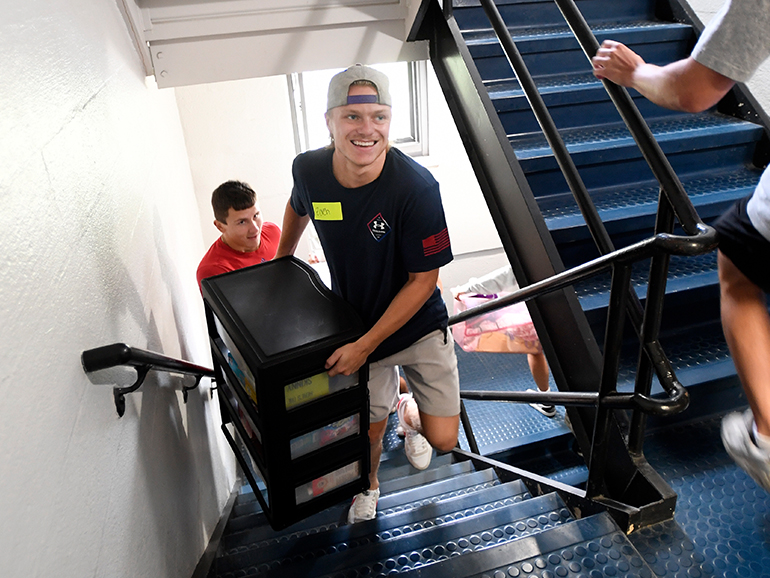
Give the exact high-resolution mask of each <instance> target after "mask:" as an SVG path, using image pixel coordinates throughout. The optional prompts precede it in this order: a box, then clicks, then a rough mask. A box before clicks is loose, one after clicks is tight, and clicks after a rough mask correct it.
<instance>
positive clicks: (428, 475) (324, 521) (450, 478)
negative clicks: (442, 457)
mask: <svg viewBox="0 0 770 578" xmlns="http://www.w3.org/2000/svg"><path fill="white" fill-rule="evenodd" d="M412 471H413V472H414V470H412ZM472 471H473V465H472V464H471V463H470V462H457V463H445V464H444V465H440V466H438V467H435V468H431V469H428V470H425V471H424V472H419V473H417V474H414V475H410V476H405V477H398V478H396V479H393V480H385V481H383V482H382V483H381V492H382V494H383V495H382V497H381V498H380V502H381V503H383V502H384V503H385V504H389V503H390V500H393V499H394V498H393V497H391V496H392V495H393V494H395V493H396V492H404V491H406V490H409V489H410V488H414V489H415V493H413V494H412V495H413V496H417V495H420V494H424V493H425V490H424V488H425V483H426V482H427V481H433V482H437V481H438V482H437V483H439V484H441V485H440V486H439V487H442V488H446V491H451V490H452V489H457V488H458V487H463V486H462V484H463V482H462V481H461V475H462V474H465V473H468V472H472ZM489 475H490V474H489V473H486V474H481V476H483V477H489ZM414 499H417V498H416V497H415V498H414ZM349 506H350V502H349V501H348V500H345V501H344V502H341V503H339V504H336V505H335V506H332V507H330V508H327V509H326V510H323V511H321V512H318V513H317V514H314V515H312V516H310V517H308V518H305V519H304V520H302V521H300V522H297V523H296V524H292V525H291V526H289V527H288V528H285V529H283V530H280V531H276V530H273V529H272V528H271V527H270V526H269V524H268V522H267V519H266V517H265V515H264V514H262V513H258V514H252V515H251V516H248V517H243V518H241V519H240V521H239V520H237V519H236V520H231V522H230V524H229V529H230V532H229V533H234V532H236V531H246V530H248V531H249V532H250V533H251V536H252V537H253V539H254V540H260V539H268V538H271V537H276V536H281V535H285V534H292V533H296V532H299V531H307V530H311V529H313V530H317V529H319V528H324V529H326V528H330V527H336V526H338V525H340V524H344V523H345V519H346V518H345V516H346V512H347V509H348V507H349ZM236 522H238V523H236ZM225 540H227V538H226V539H225Z"/></svg>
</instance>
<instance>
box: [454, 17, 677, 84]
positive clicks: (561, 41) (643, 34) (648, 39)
mask: <svg viewBox="0 0 770 578" xmlns="http://www.w3.org/2000/svg"><path fill="white" fill-rule="evenodd" d="M563 22H564V21H563V20H562V24H561V25H556V26H543V27H532V26H523V27H521V26H511V25H510V24H509V26H508V32H509V33H510V35H511V39H512V40H513V41H514V43H515V44H516V48H517V49H518V50H519V52H520V53H522V54H527V53H535V52H553V51H557V50H558V51H565V50H580V45H579V44H578V41H577V40H576V39H575V36H574V35H573V34H572V31H571V30H570V29H569V27H568V26H567V25H566V24H564V23H563ZM591 30H592V32H593V33H594V36H596V39H597V40H598V41H599V42H602V40H604V39H606V38H612V39H615V40H618V41H621V42H623V43H624V44H629V45H634V44H638V43H642V42H643V43H646V44H652V43H656V42H670V41H679V40H689V39H690V38H691V36H692V27H690V26H689V25H687V24H679V23H676V22H659V21H654V20H641V21H635V22H624V23H617V22H608V23H601V24H595V25H593V26H591ZM462 35H463V38H464V39H465V43H466V44H467V46H468V48H469V49H470V51H471V55H472V56H473V58H486V57H490V56H499V55H502V54H503V49H502V47H501V46H500V42H499V40H498V38H497V34H495V31H494V30H493V29H492V28H491V26H490V25H489V24H487V27H486V28H482V29H476V30H464V31H463V33H462ZM540 73H541V74H542V71H540Z"/></svg>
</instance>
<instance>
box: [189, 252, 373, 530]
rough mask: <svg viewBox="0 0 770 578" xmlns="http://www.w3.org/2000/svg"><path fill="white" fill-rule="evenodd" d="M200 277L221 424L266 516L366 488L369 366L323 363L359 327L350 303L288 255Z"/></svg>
mask: <svg viewBox="0 0 770 578" xmlns="http://www.w3.org/2000/svg"><path fill="white" fill-rule="evenodd" d="M201 285H202V290H203V299H204V304H205V308H206V321H207V324H208V332H209V337H210V341H211V349H212V355H213V358H214V370H215V372H216V376H217V391H218V392H219V396H218V397H219V403H220V405H221V410H222V417H223V419H222V421H223V426H222V429H223V431H224V434H225V436H226V437H227V440H228V442H229V443H230V445H231V447H232V448H233V451H234V452H235V455H236V457H237V458H238V461H239V463H240V465H241V467H242V469H243V471H244V473H245V475H246V476H247V478H248V480H249V483H250V484H251V486H252V488H253V489H254V493H255V495H256V496H257V498H258V499H259V501H260V503H261V505H262V508H263V510H264V511H265V514H266V515H267V518H268V520H269V521H270V525H271V526H272V527H273V528H274V529H276V530H278V529H282V528H285V527H287V526H289V525H291V524H293V523H294V522H297V521H299V520H301V519H303V518H306V517H307V516H310V515H312V514H314V513H316V512H319V511H321V510H323V509H325V508H327V507H329V506H330V505H332V504H335V503H337V502H339V501H340V500H343V499H346V498H349V497H352V496H354V495H355V494H357V493H358V492H360V491H362V490H363V489H365V488H367V487H369V481H368V479H369V478H368V476H369V436H368V430H369V396H368V391H367V387H366V383H367V380H368V377H369V375H368V366H367V365H364V366H363V367H362V368H361V369H360V370H359V371H358V372H357V373H355V374H352V375H349V376H345V375H337V376H334V377H329V375H328V374H327V373H326V370H325V369H324V363H325V362H326V359H327V358H328V357H329V356H330V355H331V354H332V353H333V352H334V350H335V349H337V348H338V347H340V346H342V345H344V344H346V343H349V342H351V341H355V340H356V339H358V338H359V337H360V336H361V335H363V333H364V327H363V324H362V322H361V320H360V318H359V317H358V315H357V314H356V312H355V311H353V309H352V308H351V306H350V305H349V304H348V303H347V302H345V301H344V300H343V299H342V298H340V297H339V296H338V295H336V294H334V293H332V291H331V290H329V289H328V288H327V287H326V286H325V285H324V284H323V283H322V281H321V279H320V278H319V277H318V275H317V273H316V272H315V271H313V269H312V268H310V267H309V266H308V265H306V264H305V263H303V262H302V261H300V260H298V259H295V258H294V257H284V258H281V259H277V260H274V261H269V262H267V263H263V264H261V265H255V266H254V267H247V268H245V269H240V270H238V271H232V272H230V273H225V274H223V275H217V276H215V277H210V278H208V279H204V280H203V282H202V284H201ZM228 424H229V425H228Z"/></svg>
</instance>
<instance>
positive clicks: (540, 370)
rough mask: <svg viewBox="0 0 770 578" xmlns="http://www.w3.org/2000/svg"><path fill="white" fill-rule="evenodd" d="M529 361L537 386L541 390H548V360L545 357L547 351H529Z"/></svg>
mask: <svg viewBox="0 0 770 578" xmlns="http://www.w3.org/2000/svg"><path fill="white" fill-rule="evenodd" d="M527 363H529V370H530V371H531V372H532V377H533V378H534V380H535V384H536V385H537V388H538V389H539V390H540V391H548V361H546V359H545V353H528V354H527Z"/></svg>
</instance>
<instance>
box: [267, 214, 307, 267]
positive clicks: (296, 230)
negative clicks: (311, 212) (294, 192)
mask: <svg viewBox="0 0 770 578" xmlns="http://www.w3.org/2000/svg"><path fill="white" fill-rule="evenodd" d="M309 222H310V217H308V216H307V215H305V216H300V215H298V214H297V213H296V211H295V210H294V209H293V208H292V207H291V203H288V202H287V203H286V210H285V211H284V213H283V226H282V229H281V240H280V241H279V243H278V250H277V251H276V253H275V257H276V259H277V258H278V257H285V256H286V255H293V254H294V251H296V250H297V245H298V244H299V240H300V238H301V237H302V233H303V232H304V231H305V228H306V227H307V224H308V223H309Z"/></svg>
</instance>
